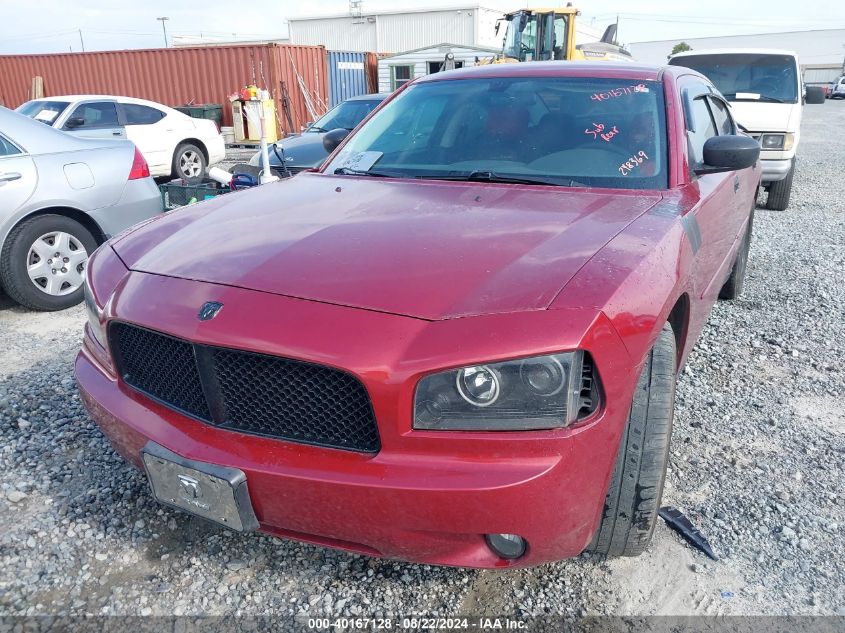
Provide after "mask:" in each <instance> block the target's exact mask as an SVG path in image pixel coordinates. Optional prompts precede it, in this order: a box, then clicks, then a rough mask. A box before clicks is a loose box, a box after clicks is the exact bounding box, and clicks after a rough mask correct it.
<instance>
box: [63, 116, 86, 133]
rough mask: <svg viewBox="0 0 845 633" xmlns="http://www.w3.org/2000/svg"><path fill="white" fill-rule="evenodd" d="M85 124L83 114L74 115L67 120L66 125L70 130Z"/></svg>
mask: <svg viewBox="0 0 845 633" xmlns="http://www.w3.org/2000/svg"><path fill="white" fill-rule="evenodd" d="M83 125H85V119H83V118H82V117H81V116H72V117H70V118H69V119H68V120H67V121H66V122H65V127H66V128H67V129H69V130H72V129H73V128H77V127H82V126H83Z"/></svg>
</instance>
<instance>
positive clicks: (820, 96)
mask: <svg viewBox="0 0 845 633" xmlns="http://www.w3.org/2000/svg"><path fill="white" fill-rule="evenodd" d="M806 90H807V95H806V97H805V98H804V102H805V103H809V104H810V105H819V104H820V103H824V88H822V87H820V86H807V88H806Z"/></svg>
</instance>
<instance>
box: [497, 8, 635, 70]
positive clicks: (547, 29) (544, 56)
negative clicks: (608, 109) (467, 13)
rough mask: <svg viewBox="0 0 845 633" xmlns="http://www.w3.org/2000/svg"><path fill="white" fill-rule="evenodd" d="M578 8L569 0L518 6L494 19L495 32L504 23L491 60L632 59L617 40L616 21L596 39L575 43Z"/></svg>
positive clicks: (498, 30) (502, 61)
mask: <svg viewBox="0 0 845 633" xmlns="http://www.w3.org/2000/svg"><path fill="white" fill-rule="evenodd" d="M580 13H581V12H580V11H579V10H578V9H576V8H574V7H573V6H572V5H571V3H570V4H569V5H568V6H566V7H560V8H557V9H519V10H518V11H513V12H512V13H507V14H505V16H504V17H503V18H501V19H500V20H498V21H497V22H496V34H497V35H499V34H500V32H501V29H502V27H505V29H506V30H505V33H504V44H503V47H502V53H501V55H499V56H497V57H496V59H494V60H491V61H492V63H494V64H503V63H511V62H532V61H548V60H566V61H573V60H603V61H633V58H632V57H631V53H629V52H628V51H627V50H625V49H624V48H623V47H622V46H620V45H619V44H617V43H616V25H615V24H611V25H610V26H609V27H607V30H605V32H604V35H603V36H602V38H601V40H600V41H599V42H594V43H590V44H576V43H575V21H576V18H577V17H578V15H580Z"/></svg>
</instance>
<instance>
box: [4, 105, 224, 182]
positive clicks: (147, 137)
mask: <svg viewBox="0 0 845 633" xmlns="http://www.w3.org/2000/svg"><path fill="white" fill-rule="evenodd" d="M17 112H20V113H21V114H24V115H26V116H28V117H31V118H33V119H35V120H37V121H41V122H43V123H46V124H47V125H50V126H52V127H54V128H56V129H59V130H63V131H65V132H68V133H70V134H73V135H76V136H83V137H88V138H114V139H129V140H130V141H132V142H133V143H135V146H136V147H137V148H138V149H139V150H140V151H141V153H142V154H143V155H144V158H145V159H146V161H147V164H149V166H150V173H151V174H152V175H153V176H156V177H158V176H173V177H174V178H184V179H185V180H195V179H197V178H201V177H202V176H204V175H205V170H206V168H207V167H208V166H209V165H213V164H215V163H218V162H220V161H221V160H223V158H224V157H225V154H226V148H225V146H224V143H223V136H222V135H221V134H220V131H219V130H218V129H217V125H216V124H215V123H214V121H208V120H206V119H195V118H191V117H189V116H188V115H186V114H182V113H181V112H179V111H177V110H174V109H173V108H169V107H167V106H165V105H162V104H160V103H155V102H154V101H145V100H144V99H134V98H132V97H114V96H103V95H71V96H64V97H45V98H43V99H35V100H33V101H27V102H26V103H24V104H23V105H21V106H19V107H18V108H17Z"/></svg>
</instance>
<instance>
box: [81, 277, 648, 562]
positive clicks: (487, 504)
mask: <svg viewBox="0 0 845 633" xmlns="http://www.w3.org/2000/svg"><path fill="white" fill-rule="evenodd" d="M127 280H128V281H127ZM124 281H126V283H125V284H123V288H122V290H120V291H119V292H118V293H117V294H116V300H114V301H111V302H110V306H111V308H110V309H112V310H113V312H112V314H110V316H111V317H117V318H124V319H129V316H130V315H131V317H132V319H131V320H132V321H133V322H135V323H138V324H139V325H144V326H146V327H152V328H156V327H157V329H162V323H161V321H160V316H158V318H156V313H157V311H158V308H157V307H156V306H161V305H165V304H167V305H168V309H167V314H168V318H167V321H166V323H167V331H168V332H169V333H171V334H173V335H174V336H179V337H182V338H189V339H192V340H196V341H198V342H204V343H211V342H212V340H213V341H214V343H215V344H217V345H226V346H232V347H241V348H251V349H254V350H261V351H263V352H265V353H272V354H278V355H284V356H288V357H295V358H310V359H311V360H312V361H317V362H324V363H327V362H331V363H332V364H335V365H337V366H343V367H344V368H346V369H347V370H349V371H351V372H352V373H354V374H356V375H357V376H358V377H359V378H360V379H361V380H362V382H363V383H364V385H365V387H366V388H367V391H368V392H369V394H370V397H371V399H372V403H373V409H374V411H375V414H376V418H377V421H378V425H379V432H380V435H381V443H382V448H381V450H380V452H379V453H377V454H375V455H372V454H364V453H356V452H350V451H341V450H334V449H326V448H320V447H314V446H306V445H302V444H295V443H292V442H287V441H283V440H278V439H270V438H266V437H257V436H251V435H245V434H241V433H236V432H232V431H227V430H222V429H218V428H215V427H213V426H210V425H208V424H205V423H202V422H199V421H197V420H194V419H192V418H189V417H187V416H185V415H182V414H180V413H177V412H175V411H173V410H171V409H169V408H168V407H166V406H164V405H161V404H159V403H157V402H155V401H153V400H151V399H150V398H148V397H146V396H144V395H142V394H140V393H138V392H136V391H134V390H133V389H131V388H130V387H128V386H127V385H125V384H124V383H123V382H122V381H121V380H118V379H117V378H116V377H115V376H114V375H113V373H112V370H111V369H110V367H109V366H108V362H103V359H104V358H106V357H105V355H104V351H103V350H102V348H100V347H99V345H98V344H97V343H96V342H95V341H94V340H93V339H92V338H91V337H90V335H87V336H86V339H85V344H84V346H83V349H82V351H81V352H80V353H79V355H78V357H77V360H76V368H75V369H76V377H77V381H78V383H79V387H80V393H81V395H82V400H83V402H84V404H85V406H86V408H87V409H88V411H89V412H90V414H91V416H92V418H94V420H95V421H96V422H97V424H98V425H99V426H100V427H101V428H102V430H103V431H104V433H105V434H106V435H107V437H108V438H109V440H110V441H111V443H112V444H113V446H114V447H115V448H116V449H117V451H118V452H119V453H120V454H121V455H123V457H125V458H126V459H127V460H128V461H130V462H132V463H133V464H135V465H136V466H140V465H141V461H140V450H141V448H142V447H143V446H144V445H145V444H146V443H147V442H148V441H153V442H155V443H156V444H159V445H161V446H164V447H166V448H168V449H169V450H171V451H173V452H175V453H177V454H179V455H181V456H182V457H184V458H186V459H190V460H196V461H201V462H207V463H211V464H215V465H220V466H226V467H231V468H238V469H240V470H242V471H243V472H244V473H245V475H246V480H247V484H248V487H249V493H250V498H251V501H252V504H253V507H254V510H255V514H256V516H257V518H258V521H259V524H260V529H261V530H262V531H264V532H267V533H269V534H273V535H277V536H281V537H288V538H294V539H299V540H303V541H307V542H311V543H316V544H322V545H327V546H331V547H337V548H341V549H345V550H349V551H354V552H359V553H364V554H369V555H374V556H384V557H389V558H399V559H404V560H409V561H414V562H420V563H431V564H442V565H456V566H467V567H512V566H529V565H536V564H540V563H544V562H548V561H553V560H559V559H562V558H567V557H571V556H575V555H577V554H579V553H580V552H581V551H583V550H584V548H585V547H586V546H587V545H588V544H589V542H590V539H591V537H592V535H593V533H594V531H595V529H596V528H597V526H598V521H599V519H600V515H601V512H602V508H603V503H604V495H605V492H606V490H607V486H608V483H609V478H610V475H611V471H612V468H613V463H614V459H615V456H616V450H617V447H618V442H619V437H620V435H621V432H622V430H623V426H624V423H625V420H626V419H627V411H628V403H629V402H630V398H631V394H632V393H633V389H634V383H635V376H636V373H637V370H636V368H632V367H631V362H630V358H629V357H628V355H627V352H626V351H625V349H624V347H623V346H622V343H621V341H620V340H619V337H618V335H617V334H616V333H615V331H614V330H613V328H612V327H611V326H610V324H609V323H608V322H607V321H606V319H605V317H604V316H603V315H602V314H601V313H594V314H593V315H592V316H591V317H589V318H588V317H586V315H583V314H581V313H580V311H579V313H578V314H574V313H573V311H543V312H537V313H529V314H525V315H513V314H509V315H498V316H496V317H481V318H480V319H481V321H482V322H481V323H470V322H471V321H474V320H475V319H456V320H454V321H452V322H438V323H427V322H422V321H420V320H417V319H408V318H404V317H397V316H394V315H386V314H376V313H371V312H367V311H364V310H358V309H352V308H341V307H337V306H327V305H322V304H316V303H313V302H307V301H299V300H295V299H290V298H285V297H278V296H272V295H267V294H266V293H254V292H250V291H246V290H242V289H236V288H223V287H219V286H214V285H212V284H202V283H197V282H187V281H182V280H175V279H166V280H165V279H162V278H157V277H155V276H152V275H144V274H138V273H131V274H130V275H129V276H128V277H127V278H126V279H125V280H124ZM152 289H157V291H158V295H157V296H156V300H155V301H153V302H151V301H149V300H146V301H145V300H144V297H147V299H148V298H149V296H150V295H149V294H148V293H149V292H150V291H151V290H152ZM212 296H214V297H217V298H218V299H219V300H220V301H221V302H223V303H224V304H226V309H225V310H223V311H221V313H220V315H219V316H218V317H217V318H215V319H214V320H212V321H209V322H207V325H208V326H209V327H207V328H206V324H203V325H202V326H201V327H198V326H197V324H198V323H199V322H198V321H197V319H196V309H195V308H196V305H201V304H202V302H203V301H205V300H206V299H205V297H212ZM197 301H199V304H197ZM239 306H241V307H242V308H243V310H244V315H245V314H247V313H248V314H249V315H251V316H250V318H251V319H252V323H250V327H249V328H248V332H249V334H248V336H246V335H245V332H246V331H247V330H245V329H244V328H243V327H242V328H239V329H237V330H233V329H232V326H233V324H234V323H236V321H237V319H238V316H239V315H238V308H239ZM555 312H557V314H555ZM563 313H566V314H563ZM158 314H159V315H160V314H161V312H160V311H159V312H158ZM256 315H259V316H258V317H256ZM260 315H268V317H265V319H266V323H263V324H262V318H261V316H260ZM227 319H228V321H227ZM488 319H495V320H496V323H497V325H498V329H497V330H496V334H497V335H496V337H495V338H496V339H498V340H499V343H500V345H499V349H500V350H501V353H502V355H503V357H506V356H515V355H519V354H518V353H517V352H519V353H524V352H525V351H526V349H525V346H526V345H530V346H531V348H532V349H538V350H539V351H540V352H545V351H547V348H549V346H550V345H551V342H550V341H544V340H542V339H543V338H544V335H543V333H544V332H553V331H555V330H554V329H553V328H552V327H551V325H552V323H553V322H557V324H558V325H560V323H562V322H563V323H571V324H577V325H576V327H581V326H583V330H581V331H582V332H589V334H588V335H587V336H586V337H584V338H582V339H581V340H578V341H574V340H573V341H564V345H563V347H569V346H570V345H578V346H581V347H582V348H584V349H587V350H588V351H590V352H591V353H592V355H593V357H594V359H596V364H597V366H598V370H599V373H600V375H601V376H602V379H603V384H604V385H605V388H604V390H605V406H604V408H603V409H602V410H601V411H600V412H599V413H597V414H596V415H595V416H594V417H593V418H592V419H591V420H590V421H589V422H588V423H586V424H584V425H582V426H580V427H575V428H570V429H563V430H551V431H531V432H519V433H513V432H511V433H507V432H504V433H489V432H488V433H481V432H479V433H476V432H469V433H468V432H448V431H446V432H444V431H437V432H435V431H418V430H414V429H412V428H411V423H410V416H411V409H412V397H413V388H414V385H415V384H416V380H417V378H418V376H419V373H420V370H421V369H423V367H425V370H424V371H431V370H432V369H433V368H434V367H432V364H433V365H434V366H436V368H438V369H439V368H442V367H447V366H455V365H458V364H466V362H467V360H468V359H473V360H478V359H479V357H478V354H479V353H480V352H479V350H480V349H481V347H483V346H481V347H479V349H473V348H474V347H476V344H475V343H474V342H468V343H466V344H465V345H464V346H463V349H461V346H460V345H457V346H456V345H455V338H456V337H457V338H459V339H461V338H462V339H463V340H466V341H470V340H471V339H472V338H473V337H472V336H470V332H471V331H475V329H476V328H477V327H479V326H480V327H482V328H483V327H485V325H491V324H492V323H491V322H489V321H488V322H486V323H485V321H486V320H488ZM256 321H257V322H256ZM329 326H331V328H333V329H331V328H330V327H329ZM202 330H207V331H205V332H202ZM227 332H228V333H227ZM557 332H558V333H560V332H561V330H560V328H558V329H557ZM327 333H331V334H330V335H329V334H327ZM236 338H237V340H236ZM476 338H477V337H476ZM553 338H554V339H555V340H554V344H556V345H560V344H561V341H560V339H561V336H559V335H558V336H556V337H553ZM563 338H565V336H564V337H563ZM529 339H530V340H529ZM385 341H388V342H391V345H393V346H394V347H387V348H386V347H385ZM487 344H488V345H489V341H488V343H487ZM327 346H328V350H329V351H326V350H327ZM305 350H309V351H308V352H307V353H306V351H305ZM318 350H323V353H320V352H319V351H318ZM456 350H457V351H456ZM484 353H486V354H489V353H490V352H489V350H487V351H486V352H484ZM491 533H496V534H498V533H507V534H519V535H521V536H522V537H524V538H525V539H526V540H527V542H528V551H527V553H526V554H525V556H523V557H522V558H520V559H518V560H515V561H509V560H504V559H501V558H499V557H498V556H497V555H495V554H494V553H493V551H492V550H490V548H489V547H488V546H487V545H486V543H485V540H484V535H485V534H491Z"/></svg>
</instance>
